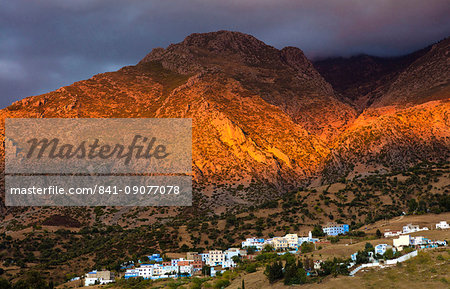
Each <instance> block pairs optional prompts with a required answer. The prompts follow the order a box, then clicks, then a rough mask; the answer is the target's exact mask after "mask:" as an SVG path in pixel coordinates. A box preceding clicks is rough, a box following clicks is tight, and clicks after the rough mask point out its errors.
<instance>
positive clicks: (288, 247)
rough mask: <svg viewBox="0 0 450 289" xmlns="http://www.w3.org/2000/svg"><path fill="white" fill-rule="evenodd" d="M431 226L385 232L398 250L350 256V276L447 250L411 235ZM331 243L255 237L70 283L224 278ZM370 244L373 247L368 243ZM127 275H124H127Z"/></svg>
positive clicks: (339, 227)
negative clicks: (254, 263)
mask: <svg viewBox="0 0 450 289" xmlns="http://www.w3.org/2000/svg"><path fill="white" fill-rule="evenodd" d="M432 229H435V230H447V229H449V224H448V223H447V222H446V221H440V222H439V223H437V224H435V228H432ZM322 230H323V234H324V235H325V236H326V237H335V236H343V235H345V234H347V233H348V232H349V226H348V225H347V224H336V223H329V224H327V225H326V226H324V227H323V228H322ZM428 230H430V229H429V228H428V227H423V228H420V227H419V226H417V225H413V224H407V225H405V226H403V229H402V231H386V232H385V233H384V237H385V238H392V237H397V238H394V239H392V243H393V245H389V244H378V245H376V246H374V247H372V248H371V247H370V246H369V247H367V244H368V243H366V250H364V251H358V252H355V253H353V254H352V255H351V256H350V261H349V262H348V264H347V268H348V272H349V275H350V276H354V275H355V274H356V273H357V272H359V271H360V270H364V269H365V268H370V267H381V268H383V267H386V266H390V265H394V264H397V263H400V262H404V261H406V260H408V259H410V258H413V257H415V256H417V254H418V250H421V249H428V248H437V247H442V246H447V242H446V241H445V240H431V239H429V238H425V237H423V236H411V235H410V234H411V233H415V232H420V231H428ZM323 242H326V239H319V238H313V234H312V232H311V231H310V232H309V234H308V236H298V235H297V234H286V235H285V236H283V237H272V238H269V239H263V238H256V237H250V238H247V239H246V240H245V241H242V243H241V247H240V248H228V249H227V250H209V251H207V252H203V253H199V252H187V253H186V257H183V258H173V259H170V260H168V259H167V258H163V256H162V255H161V254H152V255H150V256H147V258H148V260H145V261H141V260H138V262H137V263H135V262H133V261H129V262H126V263H124V264H122V267H121V270H120V272H117V273H114V272H112V271H108V270H93V271H91V272H88V273H86V274H85V275H84V276H83V277H75V278H73V279H72V280H71V281H75V280H82V279H84V286H90V285H97V284H99V285H102V284H109V283H112V282H115V280H116V278H124V279H131V278H142V279H151V280H158V279H167V278H180V277H192V276H211V277H215V276H216V275H217V276H218V275H221V274H223V273H224V272H225V271H227V270H232V269H233V268H235V267H236V266H238V264H239V262H240V261H241V260H248V261H251V260H254V259H255V258H256V256H258V254H260V253H261V252H268V251H270V252H276V253H277V254H278V255H284V254H287V253H290V254H301V253H305V252H304V251H306V250H305V248H306V247H307V246H308V245H312V246H317V244H321V243H323ZM369 245H370V244H369ZM322 263H323V260H320V259H318V260H314V261H313V266H311V268H309V270H308V272H307V275H308V276H310V275H314V274H315V272H316V271H317V270H320V269H321V266H322ZM123 271H124V272H123Z"/></svg>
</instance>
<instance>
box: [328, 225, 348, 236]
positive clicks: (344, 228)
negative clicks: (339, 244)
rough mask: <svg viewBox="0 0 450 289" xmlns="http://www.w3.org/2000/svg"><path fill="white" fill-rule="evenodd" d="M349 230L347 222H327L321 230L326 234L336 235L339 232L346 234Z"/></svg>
mask: <svg viewBox="0 0 450 289" xmlns="http://www.w3.org/2000/svg"><path fill="white" fill-rule="evenodd" d="M348 231H349V227H348V225H347V224H336V223H329V224H328V225H326V226H325V227H323V232H324V233H325V234H326V235H328V236H337V235H339V234H346V233H348Z"/></svg>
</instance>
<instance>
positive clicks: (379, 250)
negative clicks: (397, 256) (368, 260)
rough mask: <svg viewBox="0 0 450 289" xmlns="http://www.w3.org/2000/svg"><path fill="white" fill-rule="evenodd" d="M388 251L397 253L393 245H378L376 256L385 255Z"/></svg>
mask: <svg viewBox="0 0 450 289" xmlns="http://www.w3.org/2000/svg"><path fill="white" fill-rule="evenodd" d="M387 249H393V250H394V251H395V248H392V246H391V245H388V244H378V245H376V246H375V254H380V255H384V253H386V250H387Z"/></svg>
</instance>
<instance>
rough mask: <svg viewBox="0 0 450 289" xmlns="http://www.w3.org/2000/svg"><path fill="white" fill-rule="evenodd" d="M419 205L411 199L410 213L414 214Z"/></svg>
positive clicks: (409, 204)
mask: <svg viewBox="0 0 450 289" xmlns="http://www.w3.org/2000/svg"><path fill="white" fill-rule="evenodd" d="M418 206H419V205H418V204H417V201H416V199H411V200H409V201H408V211H409V212H410V213H414V211H415V210H416V209H417V207H418Z"/></svg>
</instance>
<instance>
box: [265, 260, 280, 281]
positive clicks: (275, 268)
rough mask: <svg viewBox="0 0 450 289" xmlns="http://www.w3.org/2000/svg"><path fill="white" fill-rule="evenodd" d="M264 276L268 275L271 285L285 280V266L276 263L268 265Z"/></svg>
mask: <svg viewBox="0 0 450 289" xmlns="http://www.w3.org/2000/svg"><path fill="white" fill-rule="evenodd" d="M264 274H266V276H267V279H269V282H270V283H274V282H275V281H277V280H280V279H283V266H282V265H281V262H274V263H272V264H269V265H267V267H266V270H265V271H264Z"/></svg>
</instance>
